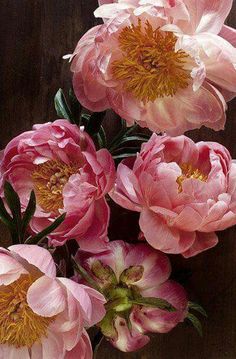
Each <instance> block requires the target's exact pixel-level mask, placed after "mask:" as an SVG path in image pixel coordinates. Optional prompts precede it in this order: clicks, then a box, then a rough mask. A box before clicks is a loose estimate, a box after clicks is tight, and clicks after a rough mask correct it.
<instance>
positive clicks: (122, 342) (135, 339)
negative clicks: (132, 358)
mask: <svg viewBox="0 0 236 359" xmlns="http://www.w3.org/2000/svg"><path fill="white" fill-rule="evenodd" d="M114 327H115V329H116V331H117V338H114V339H112V340H111V343H112V344H113V345H114V346H115V347H116V348H118V349H119V350H121V351H122V352H133V351H136V350H138V349H141V348H142V347H144V346H145V345H146V344H147V343H148V342H149V340H150V339H149V337H148V336H146V335H144V334H142V333H139V332H138V331H137V330H135V329H133V330H132V331H130V330H129V329H128V326H127V323H126V321H125V320H124V319H123V318H120V317H117V318H116V319H115V321H114Z"/></svg>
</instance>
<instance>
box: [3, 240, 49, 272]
mask: <svg viewBox="0 0 236 359" xmlns="http://www.w3.org/2000/svg"><path fill="white" fill-rule="evenodd" d="M9 250H10V251H12V252H14V253H17V254H18V255H19V256H20V257H21V258H24V259H26V260H27V262H29V263H30V264H33V265H34V266H35V267H37V268H38V269H39V270H40V271H41V272H42V273H44V274H46V275H47V276H48V277H51V278H55V277H56V265H55V263H54V260H53V258H52V256H51V254H50V253H49V251H48V250H46V249H44V248H42V247H39V246H36V245H28V244H16V245H14V246H11V247H9Z"/></svg>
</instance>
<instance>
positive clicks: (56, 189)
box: [0, 120, 115, 250]
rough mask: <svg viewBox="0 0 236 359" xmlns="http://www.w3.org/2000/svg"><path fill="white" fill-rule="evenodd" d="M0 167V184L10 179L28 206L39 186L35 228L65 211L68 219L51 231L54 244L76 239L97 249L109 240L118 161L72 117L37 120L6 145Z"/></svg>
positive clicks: (85, 245) (37, 228) (36, 230)
mask: <svg viewBox="0 0 236 359" xmlns="http://www.w3.org/2000/svg"><path fill="white" fill-rule="evenodd" d="M0 172H1V182H0V184H1V183H2V185H1V187H3V183H4V181H5V180H8V181H9V182H11V184H12V185H13V187H14V189H15V190H16V191H17V193H18V194H19V196H20V199H21V203H22V209H23V210H24V209H25V207H26V205H27V202H28V200H29V195H30V191H31V190H32V189H33V190H34V191H35V193H36V198H37V209H36V213H35V216H34V218H33V220H32V221H31V224H30V225H31V230H32V231H33V232H34V233H38V232H40V231H41V230H42V229H44V228H45V227H46V226H48V225H50V224H51V222H52V221H53V220H54V219H55V218H56V217H58V216H59V214H62V213H64V212H66V219H65V221H64V222H63V223H62V224H61V225H60V226H59V227H58V228H57V229H56V231H54V232H53V233H52V234H51V235H50V236H49V238H50V240H51V243H52V244H53V245H62V244H64V243H65V242H66V241H67V240H69V239H71V238H74V239H76V240H77V241H79V243H80V246H81V247H82V248H85V249H87V248H90V249H91V248H93V249H94V250H96V249H97V248H99V247H100V246H101V247H102V245H103V242H105V241H106V240H107V226H108V222H109V214H110V210H109V207H108V205H107V203H106V200H105V195H106V193H108V191H109V190H110V189H111V188H112V186H113V183H114V177H115V169H114V162H113V160H112V157H111V155H110V154H109V152H108V151H107V150H105V149H102V150H99V151H96V149H95V146H94V144H93V142H92V140H91V138H90V137H89V136H88V135H87V134H86V132H84V131H83V130H82V129H81V130H80V129H78V127H77V126H75V125H71V124H70V123H69V122H68V121H67V120H57V121H55V122H53V123H46V124H43V125H35V126H34V127H33V130H32V131H28V132H25V133H22V134H21V135H19V136H18V137H16V138H14V139H13V140H12V141H11V142H10V143H9V144H8V145H7V147H6V148H5V150H4V151H3V153H2V160H1V167H0ZM3 195H4V194H3V191H2V196H3Z"/></svg>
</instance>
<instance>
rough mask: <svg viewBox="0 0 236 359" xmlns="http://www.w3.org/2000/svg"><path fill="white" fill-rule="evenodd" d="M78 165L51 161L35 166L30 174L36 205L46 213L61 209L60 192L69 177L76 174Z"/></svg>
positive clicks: (61, 199) (61, 198)
mask: <svg viewBox="0 0 236 359" xmlns="http://www.w3.org/2000/svg"><path fill="white" fill-rule="evenodd" d="M78 171H79V165H78V164H74V163H72V164H66V163H64V162H62V161H58V160H51V161H47V162H45V163H42V164H40V165H36V166H35V170H34V171H33V173H32V179H33V183H34V189H35V193H36V197H37V203H38V204H39V205H40V206H41V207H42V209H43V210H44V211H46V212H57V211H58V209H59V208H63V197H62V191H63V188H64V186H65V184H66V183H67V182H68V180H69V178H70V176H71V175H73V174H75V173H78Z"/></svg>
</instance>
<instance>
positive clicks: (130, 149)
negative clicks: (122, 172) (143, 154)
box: [112, 146, 140, 155]
mask: <svg viewBox="0 0 236 359" xmlns="http://www.w3.org/2000/svg"><path fill="white" fill-rule="evenodd" d="M139 151H140V147H137V146H135V147H120V148H117V149H116V150H114V151H112V154H114V155H116V154H119V152H121V153H134V154H135V155H136V154H137V152H139ZM117 152H118V153H117Z"/></svg>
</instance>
